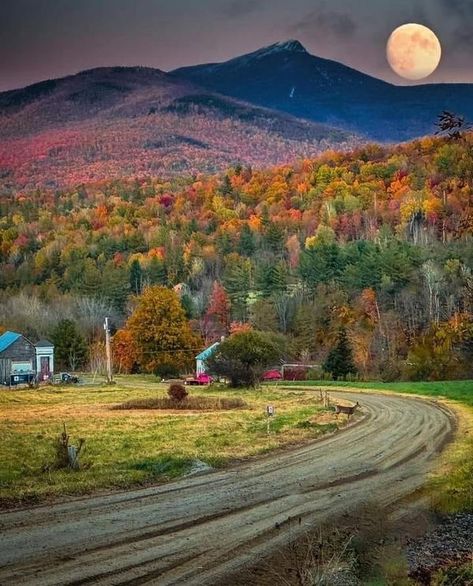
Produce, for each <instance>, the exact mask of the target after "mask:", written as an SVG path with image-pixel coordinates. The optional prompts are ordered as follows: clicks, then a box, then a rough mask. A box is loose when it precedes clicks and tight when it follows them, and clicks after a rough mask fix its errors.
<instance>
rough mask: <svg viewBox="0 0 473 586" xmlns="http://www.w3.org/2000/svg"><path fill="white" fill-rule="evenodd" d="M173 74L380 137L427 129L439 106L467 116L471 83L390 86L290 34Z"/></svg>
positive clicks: (471, 108)
mask: <svg viewBox="0 0 473 586" xmlns="http://www.w3.org/2000/svg"><path fill="white" fill-rule="evenodd" d="M173 74H174V75H175V76H176V77H177V78H180V79H185V80H188V81H192V82H194V83H198V84H199V85H201V86H203V87H206V88H208V89H210V90H212V91H217V92H220V93H222V94H224V95H228V96H232V97H234V98H237V99H241V100H245V101H248V102H251V103H253V104H257V105H259V106H264V107H266V108H272V109H275V110H279V111H282V112H287V113H289V114H291V115H293V116H297V117H299V118H304V119H308V120H312V121H316V122H320V123H324V124H329V125H332V126H336V127H339V128H343V129H345V130H350V131H352V132H356V133H361V134H363V135H365V136H366V137H369V138H371V139H375V140H380V141H387V142H389V141H401V140H407V139H411V138H415V137H418V136H422V135H425V134H431V133H432V131H433V127H434V123H435V120H436V117H437V115H438V114H439V113H440V112H441V111H442V110H451V111H454V112H457V113H458V114H464V115H465V116H466V117H468V118H471V119H473V84H428V85H418V86H395V85H392V84H389V83H386V82H384V81H381V80H379V79H376V78H373V77H370V76H369V75H365V74H364V73H360V72H359V71H356V70H355V69H352V68H350V67H347V66H345V65H342V64H341V63H337V62H336V61H331V60H329V59H322V58H320V57H315V56H313V55H311V54H310V53H308V51H307V50H306V49H305V48H304V47H303V45H301V43H300V42H299V41H296V40H291V41H287V42H282V43H276V44H274V45H271V46H269V47H264V48H263V49H259V50H258V51H255V52H253V53H249V54H247V55H243V56H241V57H236V58H235V59H231V60H230V61H226V62H224V63H211V64H207V65H197V66H193V67H184V68H180V69H177V70H175V71H174V72H173Z"/></svg>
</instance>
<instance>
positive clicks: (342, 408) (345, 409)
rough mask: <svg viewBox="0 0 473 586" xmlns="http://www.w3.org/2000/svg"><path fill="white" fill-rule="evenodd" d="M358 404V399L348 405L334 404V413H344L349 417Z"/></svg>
mask: <svg viewBox="0 0 473 586" xmlns="http://www.w3.org/2000/svg"><path fill="white" fill-rule="evenodd" d="M359 406H360V404H359V403H358V401H357V402H356V403H355V404H354V405H352V406H350V407H349V406H347V405H335V413H336V414H337V417H338V415H340V413H344V414H345V415H346V416H347V417H348V419H350V416H351V415H353V413H354V412H355V411H356V410H357V408H358V407H359Z"/></svg>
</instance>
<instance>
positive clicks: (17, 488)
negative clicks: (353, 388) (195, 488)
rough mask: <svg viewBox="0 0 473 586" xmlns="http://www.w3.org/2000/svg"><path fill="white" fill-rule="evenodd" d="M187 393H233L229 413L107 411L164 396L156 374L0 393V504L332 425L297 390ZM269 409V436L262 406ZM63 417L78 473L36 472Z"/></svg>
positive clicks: (241, 450) (237, 451)
mask: <svg viewBox="0 0 473 586" xmlns="http://www.w3.org/2000/svg"><path fill="white" fill-rule="evenodd" d="M190 392H191V394H192V395H205V396H207V397H210V396H218V397H228V398H236V397H241V398H243V400H244V401H245V403H246V407H245V408H243V409H235V410H231V411H225V410H221V411H210V412H202V411H173V412H171V411H163V410H143V409H140V410H132V411H121V410H113V409H112V407H113V406H114V405H117V404H120V403H123V402H125V401H129V400H132V399H152V398H155V397H164V396H165V395H166V387H165V385H162V384H159V383H156V379H154V378H153V377H149V378H146V377H133V376H130V377H119V378H118V384H117V385H116V386H114V387H107V386H100V385H84V386H77V387H58V388H51V387H47V388H42V389H40V390H16V391H10V390H1V391H0V428H1V432H2V438H1V442H0V504H3V505H7V504H9V503H12V502H18V501H20V502H21V501H29V502H31V501H35V500H41V499H43V498H45V497H47V496H57V495H65V494H81V493H87V492H91V491H94V490H97V489H105V488H113V487H128V486H136V485H140V484H146V483H149V482H153V481H154V482H160V481H165V480H169V479H172V478H175V477H178V476H180V475H182V474H185V473H186V472H188V471H189V470H190V469H191V467H192V465H193V463H195V461H196V460H202V461H204V462H205V463H207V464H209V465H211V466H214V467H219V466H222V465H224V464H225V463H227V462H229V461H231V460H234V459H238V458H246V457H250V456H254V455H256V454H261V453H264V452H267V451H269V450H272V449H275V448H278V447H282V446H287V445H289V444H291V443H300V442H304V441H307V440H309V439H311V438H314V437H317V436H318V435H321V434H322V433H324V432H327V431H332V430H333V429H335V428H336V425H337V424H336V422H335V418H334V415H333V413H332V412H327V411H326V410H324V409H323V408H322V407H321V406H320V405H319V404H318V403H317V402H316V400H315V398H314V397H311V396H308V395H307V393H303V392H301V391H297V390H294V391H285V392H281V391H277V392H274V390H271V389H270V388H265V389H264V390H261V391H250V390H242V391H238V392H237V391H228V390H226V389H223V390H207V389H204V388H195V387H194V388H192V389H190ZM268 404H273V405H274V406H275V409H276V417H275V418H274V419H273V420H272V421H271V426H272V433H271V434H270V436H268V435H267V430H266V405H268ZM63 423H66V425H67V430H68V432H69V434H70V436H71V442H72V443H77V441H78V440H79V438H84V439H85V453H84V455H83V462H84V463H86V464H89V465H90V468H89V469H85V470H81V471H78V472H68V471H49V472H48V471H42V469H43V468H44V467H45V466H47V465H48V464H51V463H52V462H53V460H54V441H55V439H56V438H57V437H58V436H59V434H60V433H61V431H62V426H63Z"/></svg>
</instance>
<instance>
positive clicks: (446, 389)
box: [284, 380, 473, 407]
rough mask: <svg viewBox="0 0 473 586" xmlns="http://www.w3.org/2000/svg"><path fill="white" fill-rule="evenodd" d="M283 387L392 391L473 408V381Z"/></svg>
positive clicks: (309, 383) (307, 383) (313, 383)
mask: <svg viewBox="0 0 473 586" xmlns="http://www.w3.org/2000/svg"><path fill="white" fill-rule="evenodd" d="M284 386H298V387H300V386H310V387H339V388H345V387H350V388H352V389H374V390H380V391H394V392H396V393H406V394H409V395H425V396H429V397H437V398H440V397H445V398H446V399H451V400H452V401H460V402H462V403H464V404H465V405H469V406H470V407H473V380H460V381H436V382H401V383H382V382H367V383H363V382H344V381H302V382H294V383H284Z"/></svg>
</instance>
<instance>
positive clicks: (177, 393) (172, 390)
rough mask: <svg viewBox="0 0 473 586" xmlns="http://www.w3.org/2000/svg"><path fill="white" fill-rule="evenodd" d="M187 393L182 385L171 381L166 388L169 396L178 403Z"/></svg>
mask: <svg viewBox="0 0 473 586" xmlns="http://www.w3.org/2000/svg"><path fill="white" fill-rule="evenodd" d="M188 394H189V393H188V392H187V389H186V388H185V386H184V385H181V384H179V383H173V384H171V385H169V388H168V395H169V398H170V399H172V400H173V401H176V403H180V402H181V401H184V399H186V398H187V395H188Z"/></svg>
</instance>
